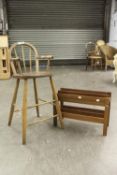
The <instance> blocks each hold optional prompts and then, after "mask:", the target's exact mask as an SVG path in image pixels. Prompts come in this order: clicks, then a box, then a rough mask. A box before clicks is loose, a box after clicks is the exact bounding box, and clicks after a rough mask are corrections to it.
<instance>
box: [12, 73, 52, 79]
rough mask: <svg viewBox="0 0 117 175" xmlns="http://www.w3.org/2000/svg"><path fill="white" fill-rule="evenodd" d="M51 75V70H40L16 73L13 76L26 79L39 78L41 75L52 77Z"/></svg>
mask: <svg viewBox="0 0 117 175" xmlns="http://www.w3.org/2000/svg"><path fill="white" fill-rule="evenodd" d="M50 76H52V74H51V73H50V72H47V71H40V72H26V73H21V74H15V75H14V76H13V77H14V78H21V79H26V78H39V77H50Z"/></svg>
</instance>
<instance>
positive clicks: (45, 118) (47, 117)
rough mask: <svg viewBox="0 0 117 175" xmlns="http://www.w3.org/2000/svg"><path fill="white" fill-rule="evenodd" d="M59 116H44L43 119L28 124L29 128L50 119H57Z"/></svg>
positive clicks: (36, 119)
mask: <svg viewBox="0 0 117 175" xmlns="http://www.w3.org/2000/svg"><path fill="white" fill-rule="evenodd" d="M57 116H58V114H57V115H54V116H43V117H39V118H35V119H34V120H33V121H32V122H31V123H29V124H28V126H32V125H34V124H37V123H40V122H43V121H46V120H49V119H51V118H54V117H57Z"/></svg>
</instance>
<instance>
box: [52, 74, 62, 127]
mask: <svg viewBox="0 0 117 175" xmlns="http://www.w3.org/2000/svg"><path fill="white" fill-rule="evenodd" d="M49 79H50V84H51V88H52V92H53V97H54V99H55V106H56V111H57V114H58V115H59V120H60V125H61V128H64V123H63V118H62V113H61V110H60V105H59V101H58V97H57V93H56V90H55V86H54V82H53V80H52V77H49Z"/></svg>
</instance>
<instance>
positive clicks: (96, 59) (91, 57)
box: [85, 42, 102, 70]
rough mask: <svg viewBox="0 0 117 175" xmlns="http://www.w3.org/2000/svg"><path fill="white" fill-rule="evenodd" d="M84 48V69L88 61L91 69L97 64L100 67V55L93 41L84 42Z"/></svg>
mask: <svg viewBox="0 0 117 175" xmlns="http://www.w3.org/2000/svg"><path fill="white" fill-rule="evenodd" d="M85 48H86V57H87V62H86V70H87V67H88V64H89V62H90V65H91V67H92V69H94V67H96V66H97V65H100V66H101V69H102V56H101V55H100V52H99V49H98V46H97V45H96V44H95V43H93V42H88V43H86V45H85Z"/></svg>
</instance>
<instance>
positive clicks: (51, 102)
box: [14, 100, 55, 112]
mask: <svg viewBox="0 0 117 175" xmlns="http://www.w3.org/2000/svg"><path fill="white" fill-rule="evenodd" d="M54 102H55V100H52V101H46V102H43V103H38V104H35V105H31V106H27V109H31V108H35V107H37V106H42V105H46V104H52V105H53V104H54ZM14 106H16V105H14ZM19 111H22V109H18V108H17V109H15V110H14V112H19Z"/></svg>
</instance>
